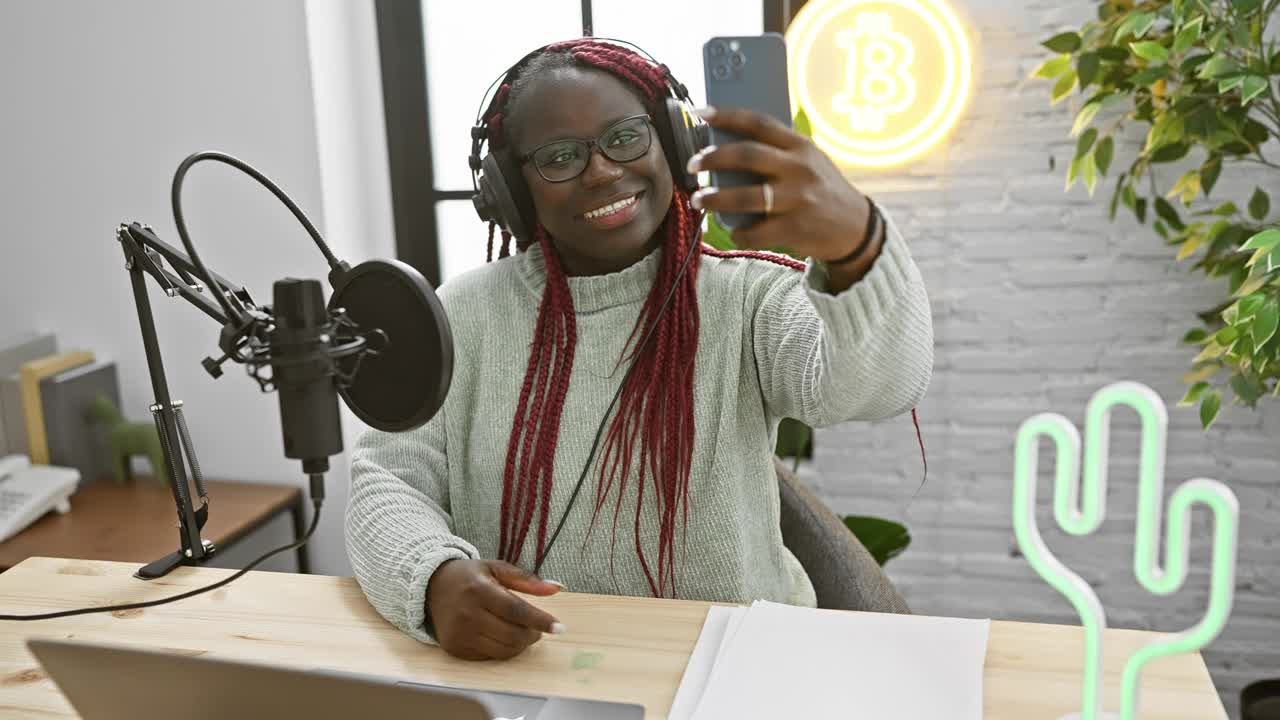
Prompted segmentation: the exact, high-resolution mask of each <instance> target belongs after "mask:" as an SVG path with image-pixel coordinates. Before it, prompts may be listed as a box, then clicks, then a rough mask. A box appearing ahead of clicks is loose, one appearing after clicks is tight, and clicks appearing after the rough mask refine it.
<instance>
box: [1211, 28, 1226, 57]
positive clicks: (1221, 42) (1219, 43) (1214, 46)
mask: <svg viewBox="0 0 1280 720" xmlns="http://www.w3.org/2000/svg"><path fill="white" fill-rule="evenodd" d="M1228 29H1229V28H1225V27H1222V28H1218V29H1217V31H1216V32H1214V33H1213V35H1210V36H1209V42H1208V43H1206V45H1207V46H1208V48H1209V49H1210V50H1212V51H1214V52H1220V51H1221V50H1222V48H1224V47H1226V44H1227V30H1228Z"/></svg>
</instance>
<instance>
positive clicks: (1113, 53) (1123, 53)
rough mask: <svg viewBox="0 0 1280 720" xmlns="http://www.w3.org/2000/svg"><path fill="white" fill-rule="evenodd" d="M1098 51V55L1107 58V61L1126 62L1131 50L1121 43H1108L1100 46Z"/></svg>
mask: <svg viewBox="0 0 1280 720" xmlns="http://www.w3.org/2000/svg"><path fill="white" fill-rule="evenodd" d="M1096 52H1097V53H1098V57H1100V58H1102V59H1103V60H1106V61H1107V62H1124V61H1125V60H1128V59H1129V51H1128V50H1125V49H1124V48H1122V47H1120V46H1119V45H1107V46H1106V47H1100V48H1098V49H1097V51H1096Z"/></svg>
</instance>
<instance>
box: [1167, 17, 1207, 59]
mask: <svg viewBox="0 0 1280 720" xmlns="http://www.w3.org/2000/svg"><path fill="white" fill-rule="evenodd" d="M1202 27H1204V16H1203V15H1200V16H1198V17H1196V19H1195V20H1192V21H1191V22H1189V23H1187V24H1186V25H1183V26H1182V29H1181V30H1179V31H1178V36H1177V37H1176V38H1174V41H1173V52H1175V53H1181V52H1184V51H1186V49H1187V48H1189V47H1191V46H1192V45H1194V44H1195V42H1196V40H1199V39H1200V29H1201V28H1202Z"/></svg>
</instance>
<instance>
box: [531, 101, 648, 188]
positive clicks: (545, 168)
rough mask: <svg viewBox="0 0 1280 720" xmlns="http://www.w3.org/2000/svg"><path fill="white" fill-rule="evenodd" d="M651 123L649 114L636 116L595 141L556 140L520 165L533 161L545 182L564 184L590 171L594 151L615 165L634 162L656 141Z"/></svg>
mask: <svg viewBox="0 0 1280 720" xmlns="http://www.w3.org/2000/svg"><path fill="white" fill-rule="evenodd" d="M649 122H650V121H649V116H648V115H647V114H646V115H632V116H631V117H628V118H623V119H622V120H619V121H618V122H616V123H614V124H612V125H610V126H609V127H608V128H607V129H606V130H605V131H604V132H602V133H600V137H598V138H596V139H595V140H553V141H551V142H549V143H547V144H546V145H541V146H539V147H537V148H535V149H534V150H533V151H532V152H528V153H525V154H524V155H522V156H520V164H521V165H523V164H525V163H527V162H529V161H530V160H532V161H533V164H534V167H536V168H537V169H538V174H539V175H541V176H542V179H543V180H546V181H547V182H553V183H560V182H565V181H568V180H572V179H574V178H576V177H578V176H579V175H581V174H582V171H584V170H586V169H587V164H588V163H590V162H591V152H592V150H593V149H594V148H599V149H600V153H601V154H602V155H604V156H605V157H607V158H609V159H610V160H612V161H614V162H618V163H624V162H631V161H632V160H635V159H637V158H640V157H641V156H643V155H644V154H645V153H647V152H649V145H650V144H651V143H652V142H653V134H652V132H651V131H650V128H649Z"/></svg>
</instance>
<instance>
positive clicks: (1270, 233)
mask: <svg viewBox="0 0 1280 720" xmlns="http://www.w3.org/2000/svg"><path fill="white" fill-rule="evenodd" d="M1277 245H1280V228H1273V229H1271V230H1263V231H1262V232H1260V233H1258V234H1257V235H1254V236H1253V237H1251V238H1249V240H1248V241H1247V242H1246V243H1245V244H1244V245H1241V246H1240V250H1241V251H1242V252H1243V251H1248V250H1263V249H1265V250H1271V249H1272V248H1274V247H1276V246H1277Z"/></svg>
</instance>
